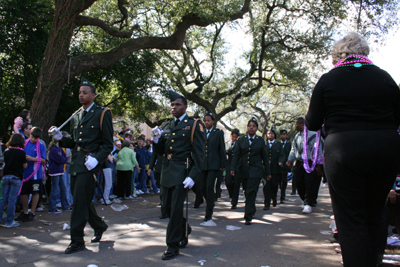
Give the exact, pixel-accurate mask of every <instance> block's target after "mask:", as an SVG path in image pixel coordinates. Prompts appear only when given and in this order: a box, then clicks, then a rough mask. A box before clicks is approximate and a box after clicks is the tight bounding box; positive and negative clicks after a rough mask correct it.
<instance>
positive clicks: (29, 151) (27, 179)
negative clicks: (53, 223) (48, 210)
mask: <svg viewBox="0 0 400 267" xmlns="http://www.w3.org/2000/svg"><path fill="white" fill-rule="evenodd" d="M41 136H42V129H40V128H39V127H33V128H32V131H31V135H30V137H29V139H28V140H27V141H26V144H25V149H24V151H25V153H26V159H27V161H28V167H27V168H26V169H25V170H24V182H23V184H22V189H21V203H22V209H23V212H22V213H21V214H20V215H19V216H18V217H17V218H16V219H15V220H17V221H23V222H28V221H33V220H35V219H36V217H35V212H36V207H37V204H38V201H39V194H40V188H41V185H42V178H43V168H41V165H42V164H45V163H46V147H45V146H44V145H43V144H42V143H41V142H40V140H39V139H40V137H41ZM30 194H32V200H31V212H29V211H28V202H29V195H30Z"/></svg>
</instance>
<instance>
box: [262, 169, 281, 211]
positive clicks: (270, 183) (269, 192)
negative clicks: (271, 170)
mask: <svg viewBox="0 0 400 267" xmlns="http://www.w3.org/2000/svg"><path fill="white" fill-rule="evenodd" d="M271 176H272V178H271V180H267V179H262V182H263V185H264V187H263V194H264V206H265V207H267V208H269V207H270V205H271V199H272V202H273V204H274V205H276V197H277V194H278V181H279V179H280V177H281V174H271Z"/></svg>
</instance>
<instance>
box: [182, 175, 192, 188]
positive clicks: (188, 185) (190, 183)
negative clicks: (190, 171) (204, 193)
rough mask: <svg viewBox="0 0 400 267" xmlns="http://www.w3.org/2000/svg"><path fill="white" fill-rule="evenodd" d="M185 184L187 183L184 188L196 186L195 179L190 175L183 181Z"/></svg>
mask: <svg viewBox="0 0 400 267" xmlns="http://www.w3.org/2000/svg"><path fill="white" fill-rule="evenodd" d="M183 184H184V185H185V186H184V188H188V187H189V189H190V188H192V187H193V186H194V181H193V180H192V178H190V177H186V179H185V181H183Z"/></svg>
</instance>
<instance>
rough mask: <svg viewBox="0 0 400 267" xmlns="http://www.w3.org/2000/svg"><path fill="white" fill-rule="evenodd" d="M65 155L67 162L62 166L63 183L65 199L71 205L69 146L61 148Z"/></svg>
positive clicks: (72, 201)
mask: <svg viewBox="0 0 400 267" xmlns="http://www.w3.org/2000/svg"><path fill="white" fill-rule="evenodd" d="M63 150H64V152H65V155H67V159H68V161H67V163H66V164H65V167H64V178H63V179H64V183H65V185H66V190H67V193H66V194H67V201H68V204H69V205H72V204H73V203H74V200H73V197H72V192H71V174H69V166H70V164H71V157H72V153H71V149H70V148H63Z"/></svg>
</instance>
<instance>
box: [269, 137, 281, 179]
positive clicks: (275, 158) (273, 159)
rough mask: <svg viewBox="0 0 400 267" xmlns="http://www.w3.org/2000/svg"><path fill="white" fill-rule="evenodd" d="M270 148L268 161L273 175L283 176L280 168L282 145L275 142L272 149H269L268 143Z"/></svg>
mask: <svg viewBox="0 0 400 267" xmlns="http://www.w3.org/2000/svg"><path fill="white" fill-rule="evenodd" d="M266 145H267V148H268V161H269V167H270V169H271V173H273V174H281V173H282V170H281V167H280V166H279V156H280V155H281V152H282V143H280V142H277V141H275V142H274V143H273V144H272V146H271V147H269V144H268V141H267V143H266Z"/></svg>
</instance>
